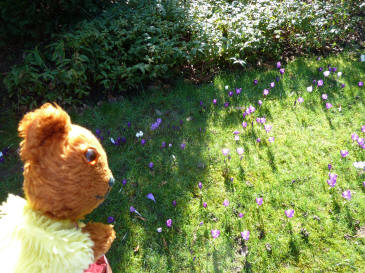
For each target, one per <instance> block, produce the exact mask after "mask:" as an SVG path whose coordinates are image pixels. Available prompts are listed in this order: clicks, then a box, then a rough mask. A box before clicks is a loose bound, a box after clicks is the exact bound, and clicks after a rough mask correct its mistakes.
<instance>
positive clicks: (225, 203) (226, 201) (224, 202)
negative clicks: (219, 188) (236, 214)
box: [223, 199, 229, 207]
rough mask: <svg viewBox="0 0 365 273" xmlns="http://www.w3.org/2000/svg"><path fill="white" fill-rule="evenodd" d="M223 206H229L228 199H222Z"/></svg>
mask: <svg viewBox="0 0 365 273" xmlns="http://www.w3.org/2000/svg"><path fill="white" fill-rule="evenodd" d="M223 206H225V207H228V206H229V201H228V200H227V199H224V201H223Z"/></svg>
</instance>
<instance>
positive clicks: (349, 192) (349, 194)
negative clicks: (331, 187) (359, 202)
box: [342, 190, 351, 200]
mask: <svg viewBox="0 0 365 273" xmlns="http://www.w3.org/2000/svg"><path fill="white" fill-rule="evenodd" d="M342 197H343V198H345V199H347V200H351V191H350V190H346V191H344V192H343V193H342Z"/></svg>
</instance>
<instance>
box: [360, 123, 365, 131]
mask: <svg viewBox="0 0 365 273" xmlns="http://www.w3.org/2000/svg"><path fill="white" fill-rule="evenodd" d="M361 132H363V133H365V125H363V126H361Z"/></svg>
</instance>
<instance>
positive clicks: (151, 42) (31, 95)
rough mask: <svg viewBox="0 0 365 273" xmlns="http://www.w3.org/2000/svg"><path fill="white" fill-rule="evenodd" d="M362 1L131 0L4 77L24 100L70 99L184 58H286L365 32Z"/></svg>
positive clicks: (166, 72) (12, 93) (208, 61)
mask: <svg viewBox="0 0 365 273" xmlns="http://www.w3.org/2000/svg"><path fill="white" fill-rule="evenodd" d="M363 6H364V5H362V4H361V3H360V2H359V1H341V0H332V1H306V0H298V1H294V0H259V1H228V0H191V1H188V0H186V1H182V0H181V1H179V0H140V1H136V0H130V1H128V2H127V3H118V4H116V5H113V7H112V8H110V9H108V11H106V12H104V13H102V14H101V15H100V16H98V17H97V18H95V19H93V20H90V21H86V20H85V21H82V22H81V23H79V24H77V25H76V27H74V28H73V29H72V30H71V31H69V32H66V33H63V34H59V35H57V36H55V39H54V40H53V42H52V43H51V44H49V45H48V46H46V47H40V48H36V49H34V50H31V51H30V52H29V53H28V54H27V55H26V58H25V61H24V64H22V65H20V66H17V67H13V69H12V70H11V71H10V72H9V73H8V75H7V77H6V78H5V81H4V82H5V85H6V87H7V89H8V97H9V98H10V99H11V100H12V101H13V102H15V103H16V104H17V105H19V104H25V105H28V106H32V104H38V103H40V102H42V101H45V100H47V101H58V102H60V103H63V104H71V103H78V102H81V101H82V99H84V98H85V97H87V96H90V94H95V95H98V96H107V95H108V94H110V93H121V92H124V91H125V90H128V89H132V88H136V87H137V86H139V85H140V84H141V83H144V82H145V81H148V80H152V79H156V78H163V77H173V76H174V75H176V73H178V72H179V71H180V70H181V69H182V68H183V66H185V65H189V66H190V67H191V66H200V67H203V68H204V69H205V71H208V73H209V71H210V69H211V68H212V67H214V66H220V67H222V66H225V65H232V64H239V65H245V64H246V63H247V62H256V61H257V59H264V60H268V59H279V58H280V56H282V54H284V53H286V52H291V54H295V53H300V54H303V53H311V52H318V51H324V50H330V49H331V48H333V47H334V46H336V45H341V44H344V43H346V42H348V41H351V39H353V37H355V36H356V33H355V32H356V30H357V31H360V32H361V30H362V25H361V24H360V23H359V22H360V19H361V16H362V15H363V12H361V8H362V7H363ZM359 28H360V29H359Z"/></svg>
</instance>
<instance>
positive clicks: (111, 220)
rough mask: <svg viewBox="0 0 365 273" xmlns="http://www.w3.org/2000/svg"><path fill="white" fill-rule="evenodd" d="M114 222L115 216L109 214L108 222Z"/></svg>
mask: <svg viewBox="0 0 365 273" xmlns="http://www.w3.org/2000/svg"><path fill="white" fill-rule="evenodd" d="M113 222H114V217H113V216H109V217H108V223H109V224H111V223H113Z"/></svg>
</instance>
